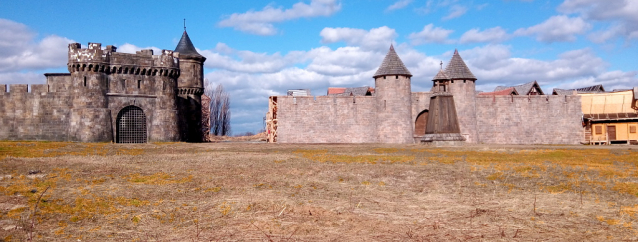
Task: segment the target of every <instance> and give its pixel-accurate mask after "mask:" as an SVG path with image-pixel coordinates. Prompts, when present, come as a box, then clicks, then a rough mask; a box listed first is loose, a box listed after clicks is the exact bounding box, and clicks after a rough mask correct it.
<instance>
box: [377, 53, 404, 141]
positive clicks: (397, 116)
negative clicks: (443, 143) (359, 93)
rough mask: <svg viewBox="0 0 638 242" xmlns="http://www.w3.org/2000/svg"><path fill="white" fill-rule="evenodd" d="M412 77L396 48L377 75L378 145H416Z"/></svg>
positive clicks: (386, 58) (387, 57)
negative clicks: (413, 127) (413, 125)
mask: <svg viewBox="0 0 638 242" xmlns="http://www.w3.org/2000/svg"><path fill="white" fill-rule="evenodd" d="M411 77H412V74H411V73H410V71H408V68H406V67H405V65H404V64H403V62H402V61H401V59H400V58H399V56H398V55H397V53H396V52H395V51H394V46H392V45H390V50H389V51H388V54H386V56H385V58H384V59H383V63H381V66H380V67H379V69H378V70H377V72H376V73H375V74H374V76H373V78H374V84H375V95H376V97H375V98H376V102H377V141H378V142H380V143H400V144H406V143H414V130H413V129H412V98H411V95H412V89H411V81H410V78H411Z"/></svg>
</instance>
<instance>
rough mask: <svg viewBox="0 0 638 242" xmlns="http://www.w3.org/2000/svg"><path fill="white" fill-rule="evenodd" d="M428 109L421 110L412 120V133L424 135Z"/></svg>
mask: <svg viewBox="0 0 638 242" xmlns="http://www.w3.org/2000/svg"><path fill="white" fill-rule="evenodd" d="M428 113H429V112H428V110H427V109H426V110H423V111H421V113H419V115H418V116H416V121H414V135H425V126H426V125H427V123H428Z"/></svg>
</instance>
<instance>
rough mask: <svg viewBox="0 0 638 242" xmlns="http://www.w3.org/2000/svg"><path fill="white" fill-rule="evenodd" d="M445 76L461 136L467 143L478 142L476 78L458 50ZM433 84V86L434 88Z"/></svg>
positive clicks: (455, 51)
mask: <svg viewBox="0 0 638 242" xmlns="http://www.w3.org/2000/svg"><path fill="white" fill-rule="evenodd" d="M445 74H446V75H447V76H448V77H449V85H448V86H446V87H445V88H446V89H448V90H447V92H450V93H451V94H452V95H453V96H454V103H455V104H456V113H457V117H458V122H459V127H460V128H461V135H463V136H464V137H465V138H466V141H467V142H469V143H476V142H478V136H477V135H478V133H477V131H476V128H477V127H476V86H475V82H476V77H475V76H474V74H472V71H470V68H468V67H467V65H466V64H465V62H464V61H463V58H461V56H460V55H459V52H458V50H454V55H452V59H451V60H450V62H449V63H448V65H447V66H446V67H445ZM436 83H437V82H435V86H436Z"/></svg>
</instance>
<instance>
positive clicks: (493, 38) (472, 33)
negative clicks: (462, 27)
mask: <svg viewBox="0 0 638 242" xmlns="http://www.w3.org/2000/svg"><path fill="white" fill-rule="evenodd" d="M509 38H510V36H509V35H508V34H507V32H505V30H504V29H502V28H501V27H494V28H490V29H486V30H484V31H481V29H479V28H475V29H470V30H468V31H467V32H465V33H464V34H463V35H462V36H461V39H459V42H460V43H462V44H465V43H498V42H503V41H505V40H507V39H509Z"/></svg>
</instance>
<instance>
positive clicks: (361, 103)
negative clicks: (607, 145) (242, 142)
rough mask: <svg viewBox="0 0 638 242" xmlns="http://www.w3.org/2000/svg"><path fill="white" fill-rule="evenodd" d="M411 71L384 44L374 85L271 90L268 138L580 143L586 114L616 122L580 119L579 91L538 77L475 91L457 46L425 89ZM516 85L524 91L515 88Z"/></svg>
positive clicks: (637, 119) (634, 104) (635, 104)
mask: <svg viewBox="0 0 638 242" xmlns="http://www.w3.org/2000/svg"><path fill="white" fill-rule="evenodd" d="M411 77H412V74H411V73H410V71H409V70H408V69H407V68H406V67H405V65H404V64H403V62H402V61H401V59H400V58H399V56H398V55H397V53H396V52H395V50H394V48H393V47H392V46H391V47H390V50H389V51H388V53H387V55H386V56H385V58H384V60H383V62H382V64H381V66H380V67H379V69H378V70H377V72H376V73H375V74H374V76H373V78H374V88H367V87H365V88H329V89H328V95H326V96H316V97H313V96H310V95H307V94H308V92H305V91H303V90H297V91H289V95H287V96H272V97H270V100H269V111H268V113H267V114H266V131H267V134H268V140H269V142H281V143H421V142H431V141H435V140H432V137H435V138H438V139H439V140H441V141H460V142H466V143H488V144H579V143H585V142H588V140H586V138H590V136H591V135H589V133H591V132H592V131H591V125H592V122H590V121H594V123H593V124H594V125H595V123H596V122H599V123H601V124H602V122H608V123H607V124H604V125H605V127H607V126H610V125H611V126H618V125H619V124H615V123H614V122H620V121H618V120H609V119H597V120H591V119H590V121H587V120H585V119H584V118H587V117H588V116H587V117H586V116H584V114H583V111H584V110H589V109H588V107H586V106H587V105H589V104H586V103H583V102H582V98H583V96H581V95H579V94H580V92H577V91H576V90H573V91H572V90H570V91H567V92H566V93H562V94H561V95H556V94H557V93H555V95H543V93H542V91H541V90H540V87H539V86H538V84H537V83H536V82H532V83H528V84H526V85H523V86H517V87H511V88H500V87H499V88H498V90H497V91H498V92H493V93H479V92H477V91H476V89H475V83H476V81H477V78H476V77H475V76H474V74H473V73H472V72H471V71H470V69H469V68H468V67H467V65H466V64H465V62H464V61H463V59H462V58H461V56H460V55H459V53H458V51H455V52H454V55H453V56H452V59H451V60H450V61H449V63H448V64H447V66H446V68H445V69H443V68H441V71H440V72H439V73H438V74H437V75H436V77H434V78H433V80H432V84H433V85H432V90H431V91H430V92H412V91H411V82H412V80H411ZM428 82H429V81H428ZM525 88H527V89H525ZM359 89H361V90H359ZM523 89H525V90H527V91H525V93H522V92H524V91H523ZM366 90H368V91H366ZM370 90H373V91H372V92H371V91H370ZM517 90H518V91H517ZM335 92H337V93H339V94H335ZM519 92H520V93H519ZM626 92H627V94H628V95H625V96H630V95H629V94H630V93H633V98H631V99H630V100H629V99H628V101H624V103H625V104H624V105H625V106H627V105H628V108H625V109H623V110H625V111H623V112H624V113H622V115H623V117H628V118H627V119H623V120H624V121H622V122H627V123H626V125H625V126H627V127H628V128H627V136H626V137H628V138H627V140H625V141H623V142H627V143H629V141H630V139H632V140H633V139H635V140H638V134H637V133H636V131H635V130H636V126H637V125H638V116H637V115H636V114H638V88H634V89H633V91H632V90H628V91H626ZM295 93H297V95H295ZM298 93H303V94H302V95H299V94H298ZM290 94H293V95H290ZM594 95H597V94H594ZM584 104H586V105H584ZM608 109H609V108H608ZM632 109H633V110H632ZM587 112H588V111H587ZM619 115H621V114H618V115H616V117H620V116H619ZM596 117H600V115H598V116H596ZM607 117H609V115H608V116H607ZM618 127H620V126H618ZM631 127H633V129H631ZM437 130H438V131H437ZM446 130H447V131H446ZM599 130H600V129H599ZM605 130H606V129H605ZM446 132H449V133H450V134H446ZM631 132H633V133H631ZM613 136H614V137H616V134H615V133H614V134H613ZM607 137H608V138H609V135H607ZM619 137H620V136H619ZM609 140H611V138H610V139H609Z"/></svg>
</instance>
